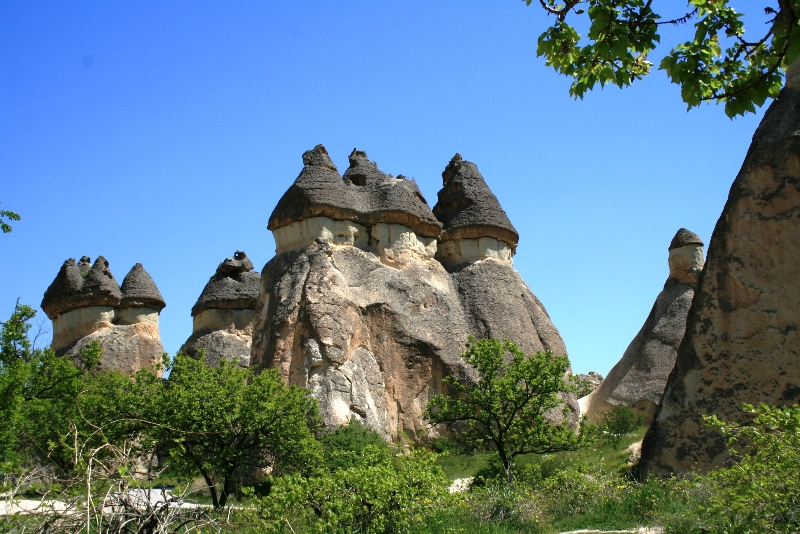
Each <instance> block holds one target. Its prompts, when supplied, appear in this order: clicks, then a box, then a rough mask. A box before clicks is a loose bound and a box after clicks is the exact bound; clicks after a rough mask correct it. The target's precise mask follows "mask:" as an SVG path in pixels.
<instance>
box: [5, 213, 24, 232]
mask: <svg viewBox="0 0 800 534" xmlns="http://www.w3.org/2000/svg"><path fill="white" fill-rule="evenodd" d="M3 219H7V220H9V221H18V220H20V219H21V217H20V216H19V214H18V213H14V212H13V211H8V210H0V230H2V231H3V233H4V234H7V233H9V232H10V231H11V230H12V228H11V225H10V224H8V223H7V222H6V221H4V220H3Z"/></svg>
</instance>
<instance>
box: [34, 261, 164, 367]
mask: <svg viewBox="0 0 800 534" xmlns="http://www.w3.org/2000/svg"><path fill="white" fill-rule="evenodd" d="M123 288H124V294H123V292H122V291H121V290H120V287H119V284H118V283H117V281H116V280H115V279H114V275H113V274H111V270H110V269H109V266H108V261H106V259H105V258H104V257H103V256H100V257H98V258H97V260H96V261H95V262H94V265H92V264H91V260H90V259H89V258H88V257H87V256H83V257H82V258H81V259H80V261H79V262H78V263H77V264H76V263H75V260H74V259H69V260H67V261H65V262H64V265H62V267H61V270H60V271H59V273H58V276H56V279H55V280H54V281H53V283H52V284H51V285H50V287H49V288H48V289H47V291H46V292H45V296H44V299H43V301H42V309H44V310H45V312H46V313H47V316H48V317H50V319H52V321H53V341H52V345H51V346H52V348H53V350H55V351H56V353H57V354H59V355H66V356H69V357H71V358H75V359H80V358H81V350H82V349H84V348H86V347H88V346H89V344H90V343H91V342H93V341H97V342H98V343H99V344H100V348H101V349H102V350H103V356H102V358H101V360H100V363H99V366H100V368H103V369H116V370H119V371H123V372H129V373H134V372H136V371H138V370H139V369H142V368H152V369H154V370H156V371H157V370H158V365H159V363H160V362H161V358H162V355H163V352H164V347H163V346H162V345H161V338H160V335H159V331H158V312H159V311H160V310H161V308H163V307H164V299H163V298H161V294H160V293H159V292H158V289H157V288H156V285H155V283H154V282H153V280H152V279H151V278H150V276H149V275H148V274H147V273H146V272H145V271H144V269H143V268H142V265H141V264H137V265H136V266H135V267H134V268H133V269H131V272H130V273H128V275H127V276H126V277H125V280H124V282H123Z"/></svg>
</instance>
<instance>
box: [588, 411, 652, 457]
mask: <svg viewBox="0 0 800 534" xmlns="http://www.w3.org/2000/svg"><path fill="white" fill-rule="evenodd" d="M640 426H642V416H641V415H637V414H636V412H634V411H633V410H632V409H630V408H629V407H627V406H615V407H614V409H613V410H608V411H606V412H603V413H602V414H601V415H600V424H599V425H598V428H599V430H600V432H601V435H602V437H603V439H604V440H606V441H608V442H609V443H611V444H612V446H613V447H614V448H617V447H619V444H620V442H621V441H622V438H624V437H625V436H628V435H630V434H631V433H632V432H634V431H635V430H636V429H637V428H639V427H640Z"/></svg>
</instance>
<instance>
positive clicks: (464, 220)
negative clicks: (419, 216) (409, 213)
mask: <svg viewBox="0 0 800 534" xmlns="http://www.w3.org/2000/svg"><path fill="white" fill-rule="evenodd" d="M442 184H443V187H442V189H441V190H440V191H439V194H438V196H439V201H438V202H437V203H436V205H435V206H434V207H433V214H434V215H435V216H436V218H437V219H439V221H441V222H442V224H443V226H442V230H443V231H442V237H441V238H440V241H448V240H451V239H462V238H468V239H477V238H480V237H493V238H495V239H499V240H501V241H504V242H506V243H507V244H508V245H509V246H510V247H511V249H512V250H514V249H516V247H517V243H518V242H519V234H518V233H517V230H516V229H515V228H514V225H512V224H511V221H510V220H508V215H506V212H505V211H504V210H503V208H502V207H500V202H498V201H497V197H496V196H494V193H492V191H491V190H490V189H489V186H488V185H486V181H485V180H484V179H483V176H481V173H480V171H479V170H478V167H477V166H476V165H475V164H474V163H472V162H470V161H465V160H463V159H462V158H461V154H456V155H455V156H453V159H451V160H450V163H448V164H447V167H445V169H444V172H442Z"/></svg>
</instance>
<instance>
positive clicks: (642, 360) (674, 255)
mask: <svg viewBox="0 0 800 534" xmlns="http://www.w3.org/2000/svg"><path fill="white" fill-rule="evenodd" d="M668 263H669V268H670V270H669V278H668V279H667V281H666V283H665V284H664V289H663V290H662V291H661V293H659V295H658V297H657V298H656V302H655V304H653V309H652V310H650V315H649V316H648V317H647V320H646V321H645V323H644V325H643V326H642V328H641V330H639V333H638V334H636V337H635V338H633V341H631V344H630V345H628V348H627V349H626V350H625V353H624V354H623V355H622V359H620V361H619V362H617V364H616V365H615V366H614V368H613V369H611V371H610V372H609V373H608V376H607V377H606V379H605V380H604V381H603V383H602V384H600V386H599V387H598V388H597V389H596V390H594V391H593V392H592V393H591V394H589V395H588V396H586V397H583V398H582V399H580V401H579V402H580V405H581V412H582V413H585V414H587V415H588V416H589V420H591V421H592V422H598V421H599V420H600V416H601V414H602V413H603V412H605V411H609V410H612V409H614V408H615V407H616V406H629V407H630V408H632V409H633V410H634V411H636V412H637V413H638V414H639V415H641V416H642V417H643V418H644V421H645V422H647V423H649V422H650V421H651V420H652V419H653V414H654V413H655V410H656V407H657V406H658V403H659V402H660V401H661V395H662V394H663V393H664V386H665V385H666V383H667V377H668V376H669V373H670V371H672V368H673V367H674V366H675V358H676V355H677V352H678V345H679V344H680V342H681V339H683V334H684V332H685V331H686V316H687V314H688V313H689V307H690V306H691V304H692V298H693V297H694V289H695V287H696V285H697V278H698V276H699V274H700V272H701V271H702V269H703V242H702V241H701V240H700V238H699V237H698V236H697V235H696V234H694V233H692V232H690V231H689V230H686V229H685V228H681V229H680V230H678V232H677V233H676V234H675V237H674V238H673V239H672V242H671V243H670V246H669V262H668Z"/></svg>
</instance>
